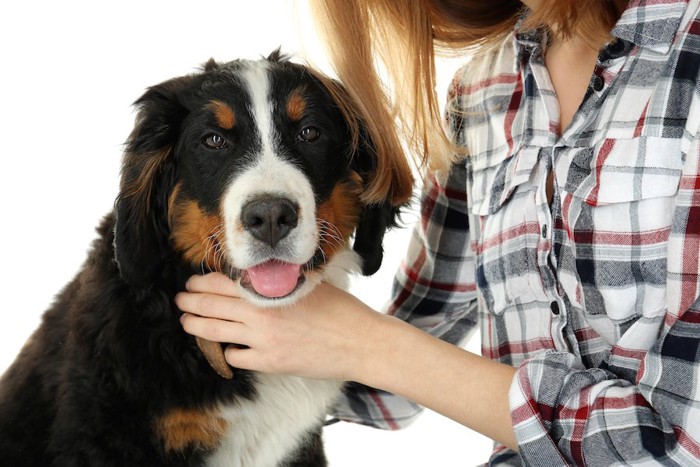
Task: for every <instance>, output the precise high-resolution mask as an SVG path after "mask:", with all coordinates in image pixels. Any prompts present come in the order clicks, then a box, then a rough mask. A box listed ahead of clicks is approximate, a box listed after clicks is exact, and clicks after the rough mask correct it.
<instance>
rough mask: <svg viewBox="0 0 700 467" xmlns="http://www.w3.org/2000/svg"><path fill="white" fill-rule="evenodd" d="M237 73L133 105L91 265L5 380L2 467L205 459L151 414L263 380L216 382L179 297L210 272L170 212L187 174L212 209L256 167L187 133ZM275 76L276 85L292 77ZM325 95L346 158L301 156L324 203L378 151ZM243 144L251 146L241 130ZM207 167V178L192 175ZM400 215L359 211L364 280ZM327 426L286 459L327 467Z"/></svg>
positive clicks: (154, 93) (238, 377)
mask: <svg viewBox="0 0 700 467" xmlns="http://www.w3.org/2000/svg"><path fill="white" fill-rule="evenodd" d="M269 60H270V62H271V63H273V64H274V66H275V68H274V69H275V73H279V76H280V77H282V78H284V77H285V76H289V77H290V79H291V78H294V79H296V80H297V81H301V80H308V81H309V82H310V83H315V84H314V85H315V86H319V83H318V82H317V81H316V80H315V79H314V78H313V77H312V76H311V75H310V74H308V73H307V72H305V71H304V69H303V68H302V67H300V66H299V65H294V64H292V63H290V62H288V61H287V60H286V59H285V58H284V57H282V56H280V55H278V54H274V55H273V56H271V57H270V58H269ZM235 68H236V63H235V62H233V63H230V64H225V65H219V64H217V63H216V62H213V61H210V62H208V63H207V64H206V65H205V67H204V70H203V71H202V72H201V73H198V74H195V75H191V76H185V77H181V78H176V79H173V80H170V81H167V82H165V83H162V84H160V85H158V86H154V87H153V88H151V89H149V90H148V91H147V92H146V93H145V94H144V95H143V96H142V97H141V98H140V99H139V100H138V101H137V102H136V105H137V108H138V109H139V114H138V117H137V123H136V127H135V129H134V131H133V133H132V135H131V136H130V138H129V140H128V142H127V148H126V151H125V157H124V164H123V169H122V181H121V187H120V194H119V196H118V198H117V201H116V203H115V209H114V212H113V213H111V214H109V215H107V216H106V217H105V219H104V220H103V221H102V223H101V225H100V226H99V228H98V234H99V237H98V239H97V240H96V241H95V243H94V244H93V247H92V250H91V252H90V254H89V257H88V259H87V261H86V263H85V264H84V266H83V267H82V269H81V271H80V272H79V273H78V275H77V276H76V277H75V278H74V279H73V280H72V282H70V283H69V284H68V285H67V286H66V287H65V289H64V290H63V291H62V292H61V293H60V294H59V295H58V296H57V298H56V300H55V303H54V304H53V306H52V307H51V308H50V309H49V310H48V311H47V312H46V313H45V315H44V317H43V322H42V324H41V326H40V327H39V328H38V329H37V331H36V332H35V333H34V335H33V336H32V337H31V338H30V340H29V341H28V343H27V345H26V346H25V347H24V349H23V350H22V352H21V353H20V355H19V356H18V357H17V359H16V361H15V362H14V364H13V365H12V366H11V367H10V368H9V369H8V370H7V372H6V373H5V374H4V375H3V377H2V379H1V380H0V463H1V464H2V465H7V466H12V467H22V466H41V467H44V466H52V465H53V466H61V467H63V466H66V467H68V466H76V467H77V466H100V467H108V466H129V467H137V466H148V467H153V466H160V465H167V466H195V465H202V462H203V459H204V458H205V457H206V455H207V451H206V449H202V448H201V447H196V446H193V447H189V448H186V449H184V450H182V451H178V452H175V453H172V452H171V453H168V452H166V450H165V449H164V447H163V442H162V440H161V439H159V437H158V435H157V433H156V432H155V430H154V420H157V419H158V418H159V417H161V416H163V415H164V414H166V413H168V411H170V410H171V409H173V408H185V409H194V410H200V409H207V408H210V407H215V406H216V405H217V404H219V403H227V402H233V401H235V400H240V399H255V397H256V390H255V376H254V375H253V374H251V373H250V372H246V371H242V370H236V372H235V377H234V378H233V379H231V380H226V379H223V378H221V377H219V376H218V375H217V374H216V373H215V372H214V371H212V369H211V368H210V367H209V365H208V363H207V361H206V360H205V359H204V357H203V356H202V354H201V352H200V351H199V349H198V348H197V346H196V344H195V342H194V339H193V338H192V337H191V336H189V335H187V334H186V333H185V332H184V331H183V330H182V328H181V326H180V323H179V317H180V314H181V313H180V311H179V310H178V309H177V308H176V307H175V305H174V303H173V297H174V296H175V294H176V293H177V292H179V291H181V290H183V288H184V281H185V280H186V279H187V278H188V277H189V276H190V275H192V274H195V273H198V272H201V270H200V269H199V265H192V264H188V263H187V262H186V261H184V260H183V258H182V256H181V255H180V253H179V252H177V251H176V250H175V249H174V248H173V246H172V245H171V243H170V240H169V236H170V233H171V232H170V226H169V224H168V216H167V212H168V199H169V196H170V195H171V193H172V190H173V187H174V186H175V184H176V182H183V181H184V182H183V187H184V188H183V189H186V190H189V192H188V193H189V195H190V196H192V197H193V198H195V199H197V200H198V201H199V202H200V204H201V205H202V206H205V207H206V206H208V205H210V204H213V203H214V202H215V201H214V200H215V198H216V193H215V191H216V187H217V184H221V183H223V179H224V178H225V177H224V176H225V175H226V174H227V173H231V171H234V170H236V167H237V166H236V164H244V163H245V161H243V160H239V159H236V158H234V157H232V158H231V160H232V161H233V162H221V161H219V162H216V164H219V165H216V166H213V165H212V166H208V165H206V164H204V163H199V162H198V164H194V163H192V162H191V161H190V159H188V158H190V157H193V156H191V155H190V149H189V148H190V146H188V144H189V139H188V138H190V137H191V133H190V131H191V129H192V127H194V126H196V125H199V124H200V122H198V121H195V120H191V118H192V117H191V114H192V109H193V108H197V106H198V105H200V104H201V102H202V99H203V98H207V99H209V98H212V97H214V98H218V97H226V98H231V99H236V97H235V96H233V97H231V96H228V95H226V94H225V93H226V91H227V90H230V89H231V86H235V80H234V81H231V73H229V72H227V71H226V70H232V69H235ZM227 80H229V81H227ZM275 83H276V86H277V87H278V89H275V90H274V92H284V89H281V88H283V87H284V86H291V85H292V84H294V83H286V81H285V80H284V79H280V80H278V81H275ZM222 93H223V94H222ZM320 99H321V100H319V102H317V103H315V104H318V105H319V106H325V107H324V109H325V110H323V111H324V112H326V115H327V116H328V118H329V119H335V120H332V121H337V122H338V124H337V125H336V126H339V128H338V129H337V135H334V137H335V138H336V139H335V140H334V141H335V142H334V143H333V144H334V145H335V146H334V147H333V148H332V149H333V151H335V153H336V156H335V157H336V158H335V159H333V160H330V159H329V162H321V164H322V165H321V166H319V167H321V168H320V169H319V168H318V167H316V166H313V164H311V163H310V162H308V160H307V159H305V156H303V155H299V156H298V160H295V163H298V164H299V165H300V166H301V167H303V168H304V170H306V171H308V173H309V178H310V179H311V180H312V184H313V186H314V187H315V188H316V189H317V192H316V196H317V197H318V200H319V201H323V200H324V199H325V198H324V197H327V196H328V195H329V193H330V190H331V189H332V186H333V184H334V183H336V182H338V181H340V180H342V179H344V177H347V176H348V174H349V173H350V172H351V171H352V170H355V169H356V170H357V172H358V173H361V175H362V176H363V177H365V178H366V177H368V176H370V175H371V172H372V162H371V159H372V157H374V156H373V154H371V153H364V154H360V153H359V152H358V151H357V150H355V149H353V148H352V147H351V145H350V143H349V142H348V137H347V131H348V130H347V128H344V127H343V124H342V121H340V120H339V113H338V111H337V109H335V108H334V106H333V104H332V102H331V101H330V97H329V96H328V95H325V96H322V97H321V98H320ZM334 131H335V130H334ZM238 144H239V145H246V144H248V145H249V146H250V144H252V143H251V142H250V141H246V140H245V135H243V136H241V139H240V141H238ZM364 150H365V151H366V150H367V149H366V148H365V149H364ZM290 154H291V156H290V157H297V156H296V155H295V154H296V153H294V152H293V151H290ZM324 157H326V159H327V158H328V157H327V156H324ZM317 160H318V158H317ZM207 163H209V162H207ZM212 164H213V162H212ZM226 164H228V165H226ZM323 164H325V165H323ZM307 166H308V167H307ZM360 166H361V167H360ZM319 170H320V173H319ZM145 173H147V174H148V175H147V176H144V174H145ZM205 175H206V176H207V179H206V183H204V184H201V185H198V184H197V183H195V182H194V181H196V180H197V177H200V178H201V177H204V176H205ZM217 177H219V178H217ZM208 190H209V191H208ZM395 215H396V209H395V208H394V207H392V206H391V205H390V204H389V203H388V202H387V203H385V204H381V205H376V206H368V207H367V208H366V210H365V211H364V214H363V215H362V218H361V221H360V224H359V227H358V228H357V231H356V239H355V249H356V251H357V252H358V253H359V254H360V255H361V256H362V257H363V258H364V260H365V264H364V272H365V273H366V274H371V273H373V272H375V271H376V270H377V269H378V267H379V264H380V262H381V254H382V249H381V239H382V237H383V235H384V231H385V229H386V228H387V227H389V226H391V225H393V220H394V217H395ZM319 430H320V428H319ZM319 433H320V431H319ZM319 433H316V434H313V435H311V436H309V437H308V439H307V441H306V444H304V445H302V446H300V447H299V449H298V451H297V454H296V458H294V459H290V461H289V465H295V466H297V465H298V466H302V465H303V466H317V465H318V466H320V465H325V463H326V461H325V455H324V454H323V447H322V443H321V441H320V434H319ZM251 467H255V466H251Z"/></svg>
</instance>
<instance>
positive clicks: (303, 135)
mask: <svg viewBox="0 0 700 467" xmlns="http://www.w3.org/2000/svg"><path fill="white" fill-rule="evenodd" d="M319 136H321V130H319V129H318V128H316V127H313V126H307V127H304V128H302V130H301V131H300V132H299V136H297V141H303V142H305V143H310V142H311V141H316V140H317V139H318V137H319Z"/></svg>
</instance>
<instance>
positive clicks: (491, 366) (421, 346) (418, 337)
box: [355, 317, 517, 450]
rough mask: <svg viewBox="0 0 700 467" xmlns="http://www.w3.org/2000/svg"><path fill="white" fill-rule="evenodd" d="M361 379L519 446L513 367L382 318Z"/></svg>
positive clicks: (493, 437) (357, 378) (359, 367)
mask: <svg viewBox="0 0 700 467" xmlns="http://www.w3.org/2000/svg"><path fill="white" fill-rule="evenodd" d="M370 339H371V340H372V341H374V342H373V343H372V344H370V346H369V349H367V348H366V349H365V351H366V352H367V353H366V356H365V358H364V360H363V362H362V363H361V364H360V365H358V366H357V369H358V374H357V375H355V378H356V380H357V381H359V382H361V383H363V384H366V385H368V386H372V387H377V388H380V389H383V390H386V391H389V392H392V393H394V394H398V395H400V396H403V397H405V398H407V399H409V400H412V401H414V402H416V403H419V404H421V405H423V406H425V407H428V408H429V409H431V410H433V411H435V412H438V413H440V414H442V415H444V416H446V417H448V418H451V419H453V420H455V421H457V422H459V423H461V424H463V425H465V426H467V427H469V428H471V429H473V430H475V431H478V432H480V433H482V434H484V435H485V436H488V437H489V438H491V439H494V440H496V441H498V442H500V443H503V444H505V445H506V446H508V447H510V448H513V449H516V450H517V443H516V442H515V437H514V434H513V427H512V422H511V417H510V409H509V403H508V391H509V388H510V384H511V381H512V379H513V375H514V374H515V369H514V368H512V367H510V366H507V365H503V364H500V363H497V362H493V361H491V360H488V359H485V358H483V357H480V356H478V355H475V354H473V353H470V352H467V351H466V350H463V349H461V348H459V347H456V346H454V345H451V344H449V343H447V342H443V341H441V340H440V339H438V338H435V337H432V336H430V335H429V334H426V333H425V332H423V331H420V330H418V329H416V328H414V327H412V326H410V325H408V324H406V323H404V322H402V321H400V320H398V319H394V318H391V317H382V318H381V322H380V323H379V325H378V326H375V327H374V328H373V335H372V337H371V338H370Z"/></svg>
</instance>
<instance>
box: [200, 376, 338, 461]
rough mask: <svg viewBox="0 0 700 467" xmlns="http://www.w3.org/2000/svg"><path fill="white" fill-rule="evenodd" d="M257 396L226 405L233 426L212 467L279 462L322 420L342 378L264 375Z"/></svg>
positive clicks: (224, 412) (224, 411) (223, 414)
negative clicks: (313, 378)
mask: <svg viewBox="0 0 700 467" xmlns="http://www.w3.org/2000/svg"><path fill="white" fill-rule="evenodd" d="M257 378H258V384H256V389H257V391H258V397H256V399H255V400H254V401H243V402H239V403H236V404H235V405H232V406H229V407H224V408H222V410H221V413H220V416H221V417H222V418H223V419H224V420H226V422H227V424H228V429H227V432H226V434H225V435H224V438H223V440H222V442H221V444H220V445H219V447H218V448H217V450H216V451H215V452H214V454H212V455H211V456H210V457H209V458H208V459H207V463H206V465H207V467H224V466H226V467H253V466H255V467H274V466H277V465H278V464H279V463H280V462H281V461H283V460H285V458H286V457H287V456H289V455H290V454H293V452H294V450H295V449H296V448H297V447H298V446H299V444H300V442H301V441H302V440H303V437H304V436H306V434H307V433H308V432H309V430H311V429H312V428H314V427H315V426H317V425H318V424H319V423H320V422H322V420H323V418H324V417H325V415H326V413H327V411H328V408H329V407H330V405H331V404H332V403H333V402H334V401H335V399H336V398H337V397H338V396H339V394H340V390H341V388H342V383H339V382H334V381H318V380H308V379H303V378H297V377H289V376H276V375H259V376H258V377H257Z"/></svg>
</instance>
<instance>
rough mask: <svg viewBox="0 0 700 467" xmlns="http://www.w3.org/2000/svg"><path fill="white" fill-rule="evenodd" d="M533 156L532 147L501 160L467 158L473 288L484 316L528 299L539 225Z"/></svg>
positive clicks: (480, 157) (482, 156) (484, 157)
mask: <svg viewBox="0 0 700 467" xmlns="http://www.w3.org/2000/svg"><path fill="white" fill-rule="evenodd" d="M537 156H538V149H537V148H520V149H519V150H517V151H516V152H515V154H514V155H513V156H511V157H506V158H500V160H499V159H498V158H494V157H489V156H485V155H481V156H470V157H469V160H468V169H469V176H468V177H467V193H468V196H467V199H468V206H469V212H470V223H471V225H472V226H474V227H473V228H472V236H473V241H474V249H475V253H476V255H475V256H476V268H477V270H476V276H477V277H476V278H477V289H478V291H479V294H480V296H481V298H482V299H483V300H484V302H485V305H486V311H487V312H488V313H492V314H502V313H504V312H505V310H507V309H508V308H512V305H514V304H516V303H520V302H521V301H523V300H526V301H531V299H532V297H533V294H532V293H528V292H531V290H532V286H533V284H532V281H533V278H532V277H531V276H532V274H533V271H536V266H535V265H536V252H537V242H536V240H535V241H533V238H535V239H536V238H538V236H539V224H538V222H537V215H536V210H535V208H536V206H535V204H534V192H533V191H532V189H531V187H532V184H531V182H530V179H531V176H532V171H533V169H534V167H535V164H536V162H537ZM537 282H539V281H537ZM528 297H530V298H528Z"/></svg>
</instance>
